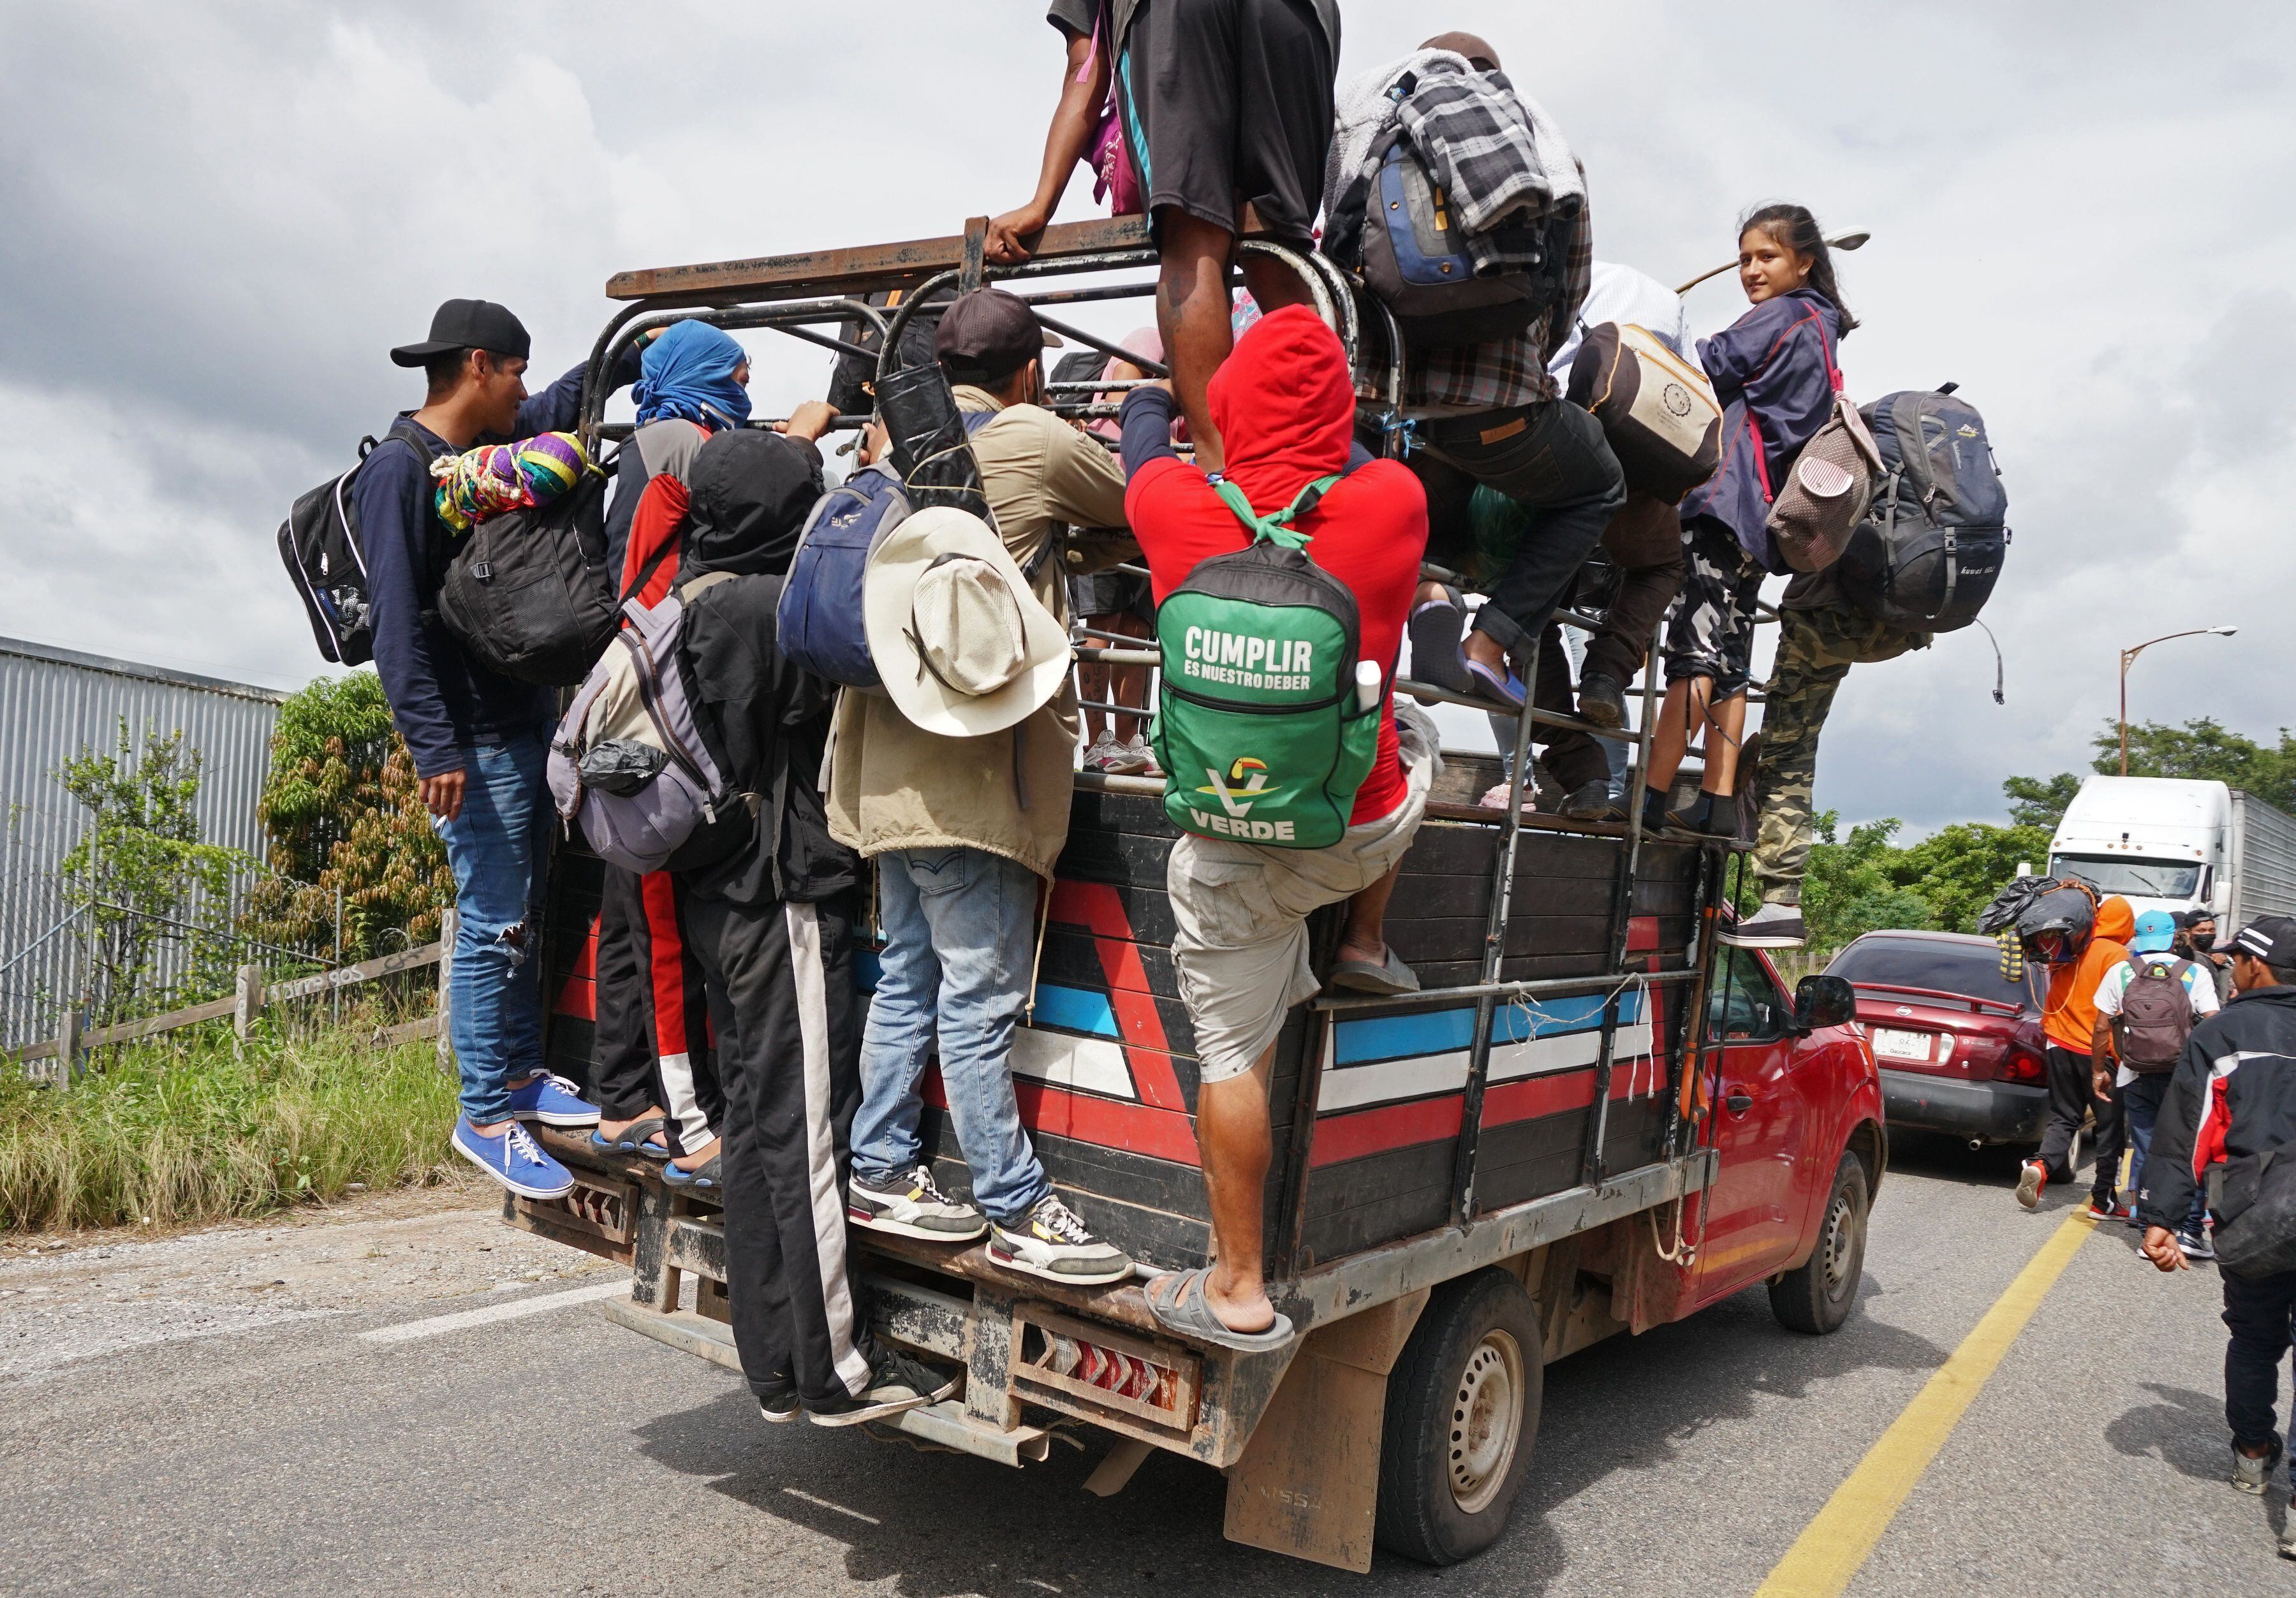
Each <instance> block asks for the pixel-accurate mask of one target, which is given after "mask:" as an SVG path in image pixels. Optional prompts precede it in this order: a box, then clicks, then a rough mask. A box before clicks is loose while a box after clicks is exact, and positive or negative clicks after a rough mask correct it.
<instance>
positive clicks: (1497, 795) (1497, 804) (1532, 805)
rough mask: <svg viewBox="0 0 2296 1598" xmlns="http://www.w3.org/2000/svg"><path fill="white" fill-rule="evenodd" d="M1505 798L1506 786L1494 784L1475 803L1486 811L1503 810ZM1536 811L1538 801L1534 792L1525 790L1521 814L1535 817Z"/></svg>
mask: <svg viewBox="0 0 2296 1598" xmlns="http://www.w3.org/2000/svg"><path fill="white" fill-rule="evenodd" d="M1506 796H1507V785H1506V784H1505V783H1493V784H1492V785H1491V787H1490V789H1489V790H1488V791H1487V792H1485V793H1484V795H1483V797H1482V798H1480V799H1477V800H1476V801H1475V803H1477V804H1478V805H1480V806H1481V807H1483V808H1484V809H1486V810H1504V809H1505V808H1506ZM1537 812H1538V797H1537V795H1536V792H1535V791H1533V790H1532V789H1529V788H1525V789H1524V790H1523V791H1522V813H1523V814H1524V815H1535V814H1536V813H1537Z"/></svg>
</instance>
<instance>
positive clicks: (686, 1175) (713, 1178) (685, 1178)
mask: <svg viewBox="0 0 2296 1598" xmlns="http://www.w3.org/2000/svg"><path fill="white" fill-rule="evenodd" d="M717 1158H718V1157H717V1155H715V1154H712V1155H711V1156H709V1159H708V1160H704V1161H703V1162H702V1163H701V1164H700V1165H698V1166H695V1167H694V1168H693V1169H692V1170H690V1171H689V1170H687V1169H685V1168H684V1167H682V1166H680V1165H678V1164H677V1163H676V1161H672V1162H671V1163H670V1164H668V1165H666V1166H663V1167H662V1168H661V1179H662V1180H663V1181H664V1182H667V1183H668V1184H669V1185H670V1186H672V1187H693V1188H702V1189H708V1190H712V1191H714V1190H715V1189H716V1188H717V1185H718V1173H717Z"/></svg>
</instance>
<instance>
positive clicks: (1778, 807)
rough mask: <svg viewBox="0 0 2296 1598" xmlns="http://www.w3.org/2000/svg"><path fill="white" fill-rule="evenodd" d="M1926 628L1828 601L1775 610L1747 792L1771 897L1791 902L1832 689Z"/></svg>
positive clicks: (1758, 876) (1918, 640)
mask: <svg viewBox="0 0 2296 1598" xmlns="http://www.w3.org/2000/svg"><path fill="white" fill-rule="evenodd" d="M1929 644H1930V635H1929V634H1927V633H1915V632H1908V631H1907V630H1906V629H1905V628H1903V627H1891V626H1890V625H1889V624H1888V623H1887V622H1881V621H1874V620H1870V619H1867V618H1866V617H1864V616H1861V615H1859V614H1858V613H1857V612H1856V611H1850V610H1846V609H1844V608H1842V607H1841V606H1838V605H1829V606H1827V607H1826V608H1825V609H1824V610H1821V611H1784V612H1782V613H1781V614H1780V617H1779V626H1778V659H1777V667H1776V669H1775V670H1774V671H1773V672H1772V673H1771V674H1770V682H1769V686H1768V688H1767V690H1766V693H1767V704H1766V705H1765V706H1764V709H1763V711H1762V753H1761V758H1760V760H1759V763H1758V764H1757V766H1756V767H1755V773H1754V791H1755V792H1756V793H1758V794H1759V795H1760V797H1761V806H1762V818H1761V823H1760V825H1759V827H1758V828H1757V829H1756V832H1755V834H1754V880H1755V881H1758V882H1759V883H1760V884H1761V888H1762V897H1763V899H1764V901H1765V902H1767V903H1770V904H1787V905H1792V904H1798V903H1800V899H1801V879H1802V871H1803V867H1804V865H1805V863H1806V862H1807V861H1808V858H1809V845H1810V839H1811V836H1812V833H1813V831H1814V827H1815V822H1814V820H1813V811H1812V809H1811V805H1810V792H1811V790H1812V788H1813V787H1814V786H1815V784H1816V781H1817V736H1818V734H1819V733H1822V732H1824V731H1825V717H1826V713H1827V712H1828V711H1830V710H1832V709H1833V691H1834V690H1835V689H1837V688H1839V687H1841V679H1842V678H1843V677H1845V676H1849V668H1851V667H1852V666H1872V665H1875V664H1877V663H1879V662H1881V661H1883V660H1896V659H1897V658H1898V656H1899V655H1902V654H1904V653H1905V652H1906V651H1907V650H1909V649H1927V648H1928V647H1929Z"/></svg>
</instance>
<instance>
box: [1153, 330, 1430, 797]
mask: <svg viewBox="0 0 2296 1598" xmlns="http://www.w3.org/2000/svg"><path fill="white" fill-rule="evenodd" d="M1136 393H1143V394H1155V391H1154V390H1136ZM1155 397H1156V398H1157V399H1159V400H1161V399H1162V396H1161V395H1160V394H1156V395H1155ZM1208 397H1209V398H1210V406H1211V414H1212V421H1213V422H1214V423H1215V424H1217V425H1218V428H1219V430H1220V438H1221V439H1222V441H1223V442H1225V443H1226V446H1227V469H1226V472H1225V473H1224V474H1223V475H1225V476H1226V479H1227V480H1228V481H1229V482H1232V483H1234V485H1235V486H1236V487H1237V488H1241V489H1242V490H1243V496H1244V497H1245V498H1246V499H1248V500H1250V501H1251V508H1252V509H1253V510H1254V511H1256V512H1259V514H1260V515H1262V516H1267V515H1272V514H1274V513H1275V512H1277V511H1280V510H1282V509H1283V507H1284V506H1286V505H1288V504H1291V503H1292V500H1293V499H1294V498H1296V497H1297V496H1298V495H1299V492H1300V489H1302V488H1306V487H1307V486H1308V484H1309V483H1311V482H1313V481H1315V480H1316V479H1317V478H1319V477H1329V476H1331V475H1332V474H1333V473H1334V472H1340V471H1347V464H1348V456H1349V450H1350V448H1351V447H1352V445H1353V443H1354V438H1355V420H1356V397H1355V387H1354V382H1353V380H1352V378H1351V376H1350V374H1349V371H1348V359H1347V352H1346V350H1345V349H1344V348H1342V347H1341V343H1340V339H1339V335H1338V334H1337V333H1334V332H1333V331H1332V330H1331V329H1330V328H1329V327H1328V326H1326V325H1325V324H1324V321H1323V319H1322V318H1321V317H1319V316H1316V313H1315V312H1313V311H1311V310H1309V309H1308V308H1307V307H1305V306H1287V307H1284V308H1283V309H1282V310H1279V311H1274V312H1270V313H1269V314H1268V315H1267V316H1262V317H1261V318H1260V319H1259V321H1258V322H1256V323H1254V324H1252V326H1251V330H1250V331H1249V332H1246V333H1245V334H1244V335H1243V337H1242V339H1240V340H1237V341H1236V346H1235V353H1234V354H1233V355H1231V356H1229V357H1228V358H1227V361H1226V364H1225V365H1222V366H1221V367H1220V369H1219V370H1218V372H1215V373H1212V381H1211V386H1210V390H1209V396H1208ZM1128 453H1129V452H1128ZM1127 464H1128V466H1131V479H1130V481H1129V482H1128V484H1127V486H1126V488H1125V492H1124V514H1125V520H1127V521H1128V522H1129V523H1131V526H1132V534H1133V537H1136V538H1137V539H1138V540H1139V541H1140V548H1141V550H1142V552H1143V553H1144V554H1145V555H1146V556H1147V559H1148V570H1149V574H1150V576H1151V578H1152V582H1153V586H1154V588H1155V592H1156V600H1157V602H1158V603H1161V602H1163V599H1164V596H1165V595H1166V594H1169V593H1170V592H1171V591H1172V590H1173V589H1174V588H1177V587H1178V586H1180V584H1181V583H1182V582H1183V581H1184V580H1185V578H1187V575H1188V573H1189V572H1191V571H1193V570H1195V568H1196V564H1197V562H1199V561H1204V560H1207V559H1209V558H1210V557H1211V556H1213V555H1220V554H1227V553H1231V552H1233V551H1235V550H1239V549H1242V547H1243V546H1244V545H1246V544H1248V543H1249V542H1250V541H1251V534H1250V532H1249V531H1248V530H1247V529H1245V527H1244V525H1243V523H1242V522H1241V521H1239V520H1236V515H1235V512H1234V511H1231V510H1229V509H1228V507H1227V505H1226V502H1224V501H1223V500H1222V499H1221V498H1220V496H1218V494H1216V493H1214V492H1213V491H1212V486H1211V483H1210V480H1209V479H1207V478H1206V477H1205V476H1204V474H1203V472H1202V471H1200V470H1199V469H1198V468H1196V467H1194V466H1193V465H1190V464H1189V463H1186V462H1185V461H1182V460H1180V459H1179V458H1178V457H1177V455H1170V454H1163V455H1158V456H1157V457H1156V458H1154V459H1152V460H1149V461H1147V462H1145V463H1143V464H1138V465H1132V463H1130V462H1129V461H1128V463H1127ZM1292 525H1293V526H1294V527H1296V528H1297V529H1299V530H1300V531H1301V532H1303V533H1305V534H1307V535H1308V558H1309V559H1310V560H1312V561H1315V562H1316V565H1318V566H1320V567H1322V568H1323V569H1324V570H1325V571H1328V572H1330V573H1331V574H1332V575H1333V577H1335V578H1339V579H1340V581H1341V582H1342V583H1345V584H1346V585H1347V586H1348V587H1349V589H1350V590H1352V591H1353V592H1354V594H1355V596H1356V608H1357V613H1358V615H1359V617H1360V619H1361V624H1362V633H1361V643H1360V646H1359V647H1360V650H1361V655H1360V657H1359V658H1360V659H1363V660H1375V661H1377V662H1378V663H1379V667H1380V669H1381V670H1382V672H1383V673H1385V675H1386V678H1387V697H1386V699H1385V700H1384V701H1382V703H1381V706H1380V712H1379V753H1378V755H1377V756H1376V757H1375V758H1374V759H1373V761H1372V767H1371V774H1370V775H1368V776H1366V777H1365V779H1364V783H1363V786H1362V787H1361V788H1360V789H1358V790H1357V791H1356V805H1355V809H1354V811H1353V813H1352V814H1351V815H1349V821H1350V823H1351V824H1362V823H1364V822H1367V821H1377V820H1379V819H1380V818H1381V817H1382V816H1384V815H1390V814H1391V813H1392V812H1393V811H1394V809H1395V807H1397V806H1398V805H1400V804H1401V803H1402V802H1403V796H1404V782H1403V764H1402V761H1401V759H1400V758H1398V755H1397V752H1396V742H1395V703H1394V691H1395V668H1396V661H1397V659H1398V656H1399V655H1400V654H1401V652H1402V650H1403V626H1404V621H1405V619H1406V617H1407V616H1408V615H1409V614H1410V611H1411V596H1412V594H1414V593H1415V591H1416V590H1417V588H1418V586H1419V561H1420V558H1421V557H1422V556H1423V554H1425V553H1426V550H1427V495H1426V491H1425V490H1424V489H1423V488H1421V487H1420V486H1419V479H1417V478H1416V477H1414V476H1413V475H1412V474H1411V471H1410V470H1409V468H1407V467H1406V466H1405V465H1404V464H1403V463H1401V462H1399V461H1373V462H1371V463H1368V464H1366V465H1363V466H1359V467H1357V469H1356V470H1355V471H1352V472H1349V473H1348V475H1347V476H1345V477H1344V478H1341V480H1340V481H1339V482H1337V483H1335V484H1333V487H1332V490H1331V492H1330V493H1328V494H1326V495H1324V497H1323V500H1322V502H1321V503H1320V504H1317V505H1316V508H1315V509H1314V510H1312V511H1310V512H1308V513H1307V514H1306V515H1305V516H1302V517H1300V520H1298V521H1296V522H1294V523H1293V524H1292Z"/></svg>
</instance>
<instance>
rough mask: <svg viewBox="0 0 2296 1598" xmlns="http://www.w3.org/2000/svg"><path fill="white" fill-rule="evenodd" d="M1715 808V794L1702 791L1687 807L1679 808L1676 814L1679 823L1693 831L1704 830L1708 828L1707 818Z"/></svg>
mask: <svg viewBox="0 0 2296 1598" xmlns="http://www.w3.org/2000/svg"><path fill="white" fill-rule="evenodd" d="M1713 809H1714V796H1713V795H1712V794H1710V793H1701V794H1700V795H1699V796H1698V798H1697V799H1694V800H1693V801H1692V802H1691V804H1690V806H1689V807H1687V808H1686V809H1682V810H1677V811H1676V812H1675V813H1674V814H1675V817H1676V820H1677V824H1679V825H1682V826H1685V827H1687V828H1689V829H1690V830H1691V831H1692V832H1704V831H1705V830H1706V824H1707V820H1708V818H1709V817H1710V815H1712V814H1713Z"/></svg>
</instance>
